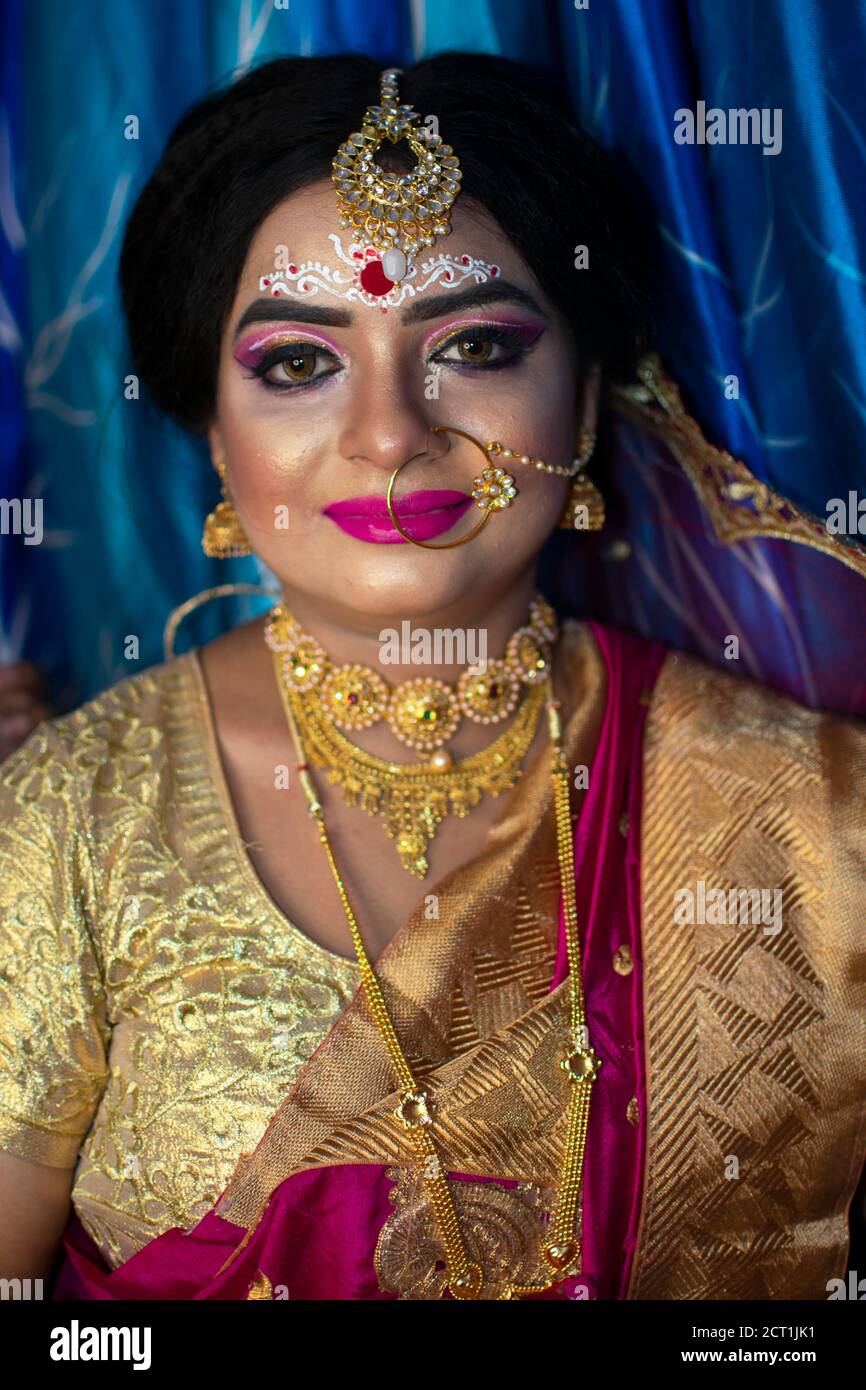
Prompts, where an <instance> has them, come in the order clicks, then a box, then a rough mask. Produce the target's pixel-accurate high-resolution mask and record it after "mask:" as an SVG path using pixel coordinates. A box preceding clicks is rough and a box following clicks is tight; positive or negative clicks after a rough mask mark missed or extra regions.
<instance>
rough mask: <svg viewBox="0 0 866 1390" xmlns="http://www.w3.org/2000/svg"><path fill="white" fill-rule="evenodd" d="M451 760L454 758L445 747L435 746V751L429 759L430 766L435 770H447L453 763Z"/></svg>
mask: <svg viewBox="0 0 866 1390" xmlns="http://www.w3.org/2000/svg"><path fill="white" fill-rule="evenodd" d="M453 762H454V760H453V758H452V757H451V754H450V753H449V752H448V750H447V748H437V750H436V752H435V753H434V754H433V756H432V758H431V759H430V766H431V767H432V768H433V769H434V771H435V772H447V771H448V769H449V768H450V767H451V766H452V765H453Z"/></svg>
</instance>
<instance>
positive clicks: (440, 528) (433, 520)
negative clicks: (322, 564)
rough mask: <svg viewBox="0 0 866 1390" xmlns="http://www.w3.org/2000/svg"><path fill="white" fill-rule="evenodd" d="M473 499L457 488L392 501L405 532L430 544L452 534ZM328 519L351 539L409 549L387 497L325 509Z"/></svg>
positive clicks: (357, 499)
mask: <svg viewBox="0 0 866 1390" xmlns="http://www.w3.org/2000/svg"><path fill="white" fill-rule="evenodd" d="M473 500H474V499H473V498H472V497H470V496H469V494H468V493H466V492H455V491H454V489H453V488H438V489H436V490H435V491H431V490H429V489H424V490H422V491H421V492H410V493H409V494H408V496H406V497H400V498H396V499H392V502H393V507H394V511H395V513H396V515H397V516H398V517H399V518H400V524H401V526H402V527H403V529H404V530H405V531H407V532H408V534H409V535H410V536H411V537H412V539H413V540H416V541H430V540H433V539H434V538H435V537H436V536H441V535H442V534H443V533H444V532H445V531H450V530H451V527H452V526H453V525H454V524H455V522H457V521H459V520H460V518H461V516H462V515H463V513H464V512H465V511H467V509H468V508H469V507H471V506H472V503H473ZM324 512H325V516H328V517H330V518H331V520H332V521H333V522H334V523H335V524H336V525H337V526H339V528H340V530H341V531H345V532H346V535H347V536H354V537H355V539H356V540H359V541H367V542H369V543H370V544H371V545H408V541H407V540H406V538H405V536H401V535H400V532H399V531H398V530H397V528H396V526H395V525H394V523H393V521H392V520H391V518H390V516H389V515H388V505H387V503H386V501H385V498H384V497H347V498H345V499H344V500H343V501H342V502H332V503H331V504H330V506H328V507H325V508H324Z"/></svg>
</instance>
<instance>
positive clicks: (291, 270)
mask: <svg viewBox="0 0 866 1390" xmlns="http://www.w3.org/2000/svg"><path fill="white" fill-rule="evenodd" d="M297 273H298V267H297V266H296V265H290V266H289V274H290V275H297Z"/></svg>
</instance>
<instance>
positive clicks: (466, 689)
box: [0, 54, 866, 1299]
mask: <svg viewBox="0 0 866 1390" xmlns="http://www.w3.org/2000/svg"><path fill="white" fill-rule="evenodd" d="M408 103H411V108H409V107H408ZM440 127H441V132H440ZM383 141H384V142H385V143H384V144H383V143H382V142H383ZM625 217H626V214H625V211H624V209H623V208H622V206H621V204H620V199H619V197H618V194H617V191H616V188H615V186H614V183H613V180H612V178H611V176H610V173H609V171H608V169H607V166H606V164H605V162H604V161H603V159H602V158H601V156H600V154H599V153H598V151H596V150H595V148H594V147H593V146H592V145H591V144H590V142H588V141H587V140H586V139H585V138H584V137H583V136H582V135H581V134H580V132H578V131H577V130H575V129H574V127H573V126H571V125H570V124H569V123H568V122H567V120H566V119H565V117H564V116H563V115H562V113H560V112H559V111H558V110H557V109H556V108H555V107H554V106H552V105H551V104H549V103H548V102H547V101H546V99H545V98H544V97H543V96H541V95H540V94H539V93H538V92H537V91H536V90H535V89H534V88H533V86H532V84H531V82H530V80H529V78H528V76H527V75H526V74H525V73H523V72H522V70H521V69H519V68H517V67H516V66H515V65H513V64H510V63H508V62H505V61H503V60H497V59H493V58H481V57H475V56H468V55H460V54H446V55H442V56H440V57H437V58H435V59H431V60H429V61H427V62H424V63H422V64H419V65H418V66H417V67H416V68H413V69H412V70H411V71H409V72H407V73H405V74H401V75H398V74H396V73H395V72H394V71H389V72H386V73H385V74H384V75H382V76H381V80H380V76H379V73H378V71H377V69H376V67H375V65H374V64H373V63H371V62H370V61H368V60H367V59H364V58H360V57H345V58H329V59H316V60H285V61H280V62H276V63H271V64H267V65H266V66H264V67H262V68H260V69H257V70H255V71H253V72H251V73H250V74H249V75H248V76H246V77H244V78H243V79H242V80H241V81H239V82H238V83H236V84H235V85H234V86H233V87H232V88H230V89H229V90H228V91H226V92H222V93H219V94H217V95H215V96H212V97H210V98H208V99H207V100H206V101H204V102H202V103H200V104H199V105H198V106H197V107H195V108H194V109H193V110H192V111H191V112H190V113H189V114H188V115H187V116H186V117H185V118H184V120H183V121H182V122H181V123H180V125H179V127H178V128H177V130H176V131H175V133H174V135H173V137H172V140H171V142H170V144H169V147H168V149H167V151H166V153H165V155H164V157H163V160H162V162H161V164H160V166H159V168H158V169H157V171H156V173H155V174H154V176H153V178H152V179H151V181H150V183H149V184H148V186H147V187H146V188H145V190H144V192H143V194H142V196H141V198H140V199H139V202H138V204H137V206H136V208H135V210H134V212H133V215H132V217H131V220H130V223H129V227H128V229H127V233H126V239H125V243H124V248H123V256H122V264H121V276H122V283H123V294H124V304H125V308H126V313H127V317H128V322H129V328H130V336H131V342H132V348H133V353H134V358H135V363H136V369H137V371H138V372H139V374H140V376H141V378H142V379H143V380H144V381H145V383H146V384H147V386H148V388H149V390H150V392H151V394H152V395H153V397H154V398H155V400H156V401H157V403H158V404H159V405H160V406H162V408H163V409H165V410H166V411H167V412H168V413H169V414H171V415H172V416H173V417H174V418H175V419H176V420H177V421H179V422H180V423H182V424H183V425H184V426H186V427H187V428H189V429H191V430H193V431H195V432H198V433H201V434H205V435H206V436H207V439H208V442H209V445H210V449H211V455H212V459H213V462H214V466H215V467H216V468H217V470H218V472H219V473H220V475H221V477H222V480H223V491H224V500H223V503H222V504H221V505H220V506H219V507H218V508H217V510H216V511H215V512H214V513H213V514H212V515H211V516H210V517H209V518H208V519H207V523H206V525H205V535H204V544H205V548H206V550H207V551H208V553H211V554H223V555H224V554H233V553H235V554H237V553H247V551H248V550H252V551H254V552H255V553H256V554H257V555H258V556H259V558H260V559H261V560H262V561H263V563H264V565H265V566H266V567H267V568H268V569H269V570H270V571H271V572H272V573H273V574H274V575H275V576H276V578H277V580H278V581H279V586H280V590H281V600H282V601H281V603H280V604H278V605H276V606H275V607H274V609H273V610H272V611H271V612H270V613H269V614H267V615H265V617H264V618H258V619H255V620H254V621H252V622H250V623H247V624H245V625H243V626H241V627H238V628H236V629H235V630H233V631H231V632H229V633H228V634H226V635H225V636H223V637H221V638H219V639H218V640H217V641H214V642H211V643H209V644H208V645H207V646H204V647H202V648H200V649H196V650H193V651H191V652H188V653H186V654H185V655H183V656H180V657H174V658H172V659H170V660H168V661H167V662H165V663H164V664H163V665H161V666H158V667H156V668H155V669H152V670H149V671H146V672H144V673H143V674H141V675H137V676H134V677H132V678H131V679H128V680H125V681H122V682H120V683H119V684H118V685H117V686H115V687H113V689H111V690H110V691H108V692H107V693H106V694H104V695H102V696H100V697H99V698H98V699H96V700H93V701H90V702H89V703H88V704H86V705H84V706H83V707H82V708H81V709H79V710H78V711H75V712H74V713H72V714H71V715H68V716H64V717H63V718H61V719H57V720H53V721H49V722H48V723H46V724H45V725H43V726H42V727H41V728H40V729H39V730H37V732H36V733H35V734H34V735H33V736H32V737H31V738H30V739H29V740H28V741H27V743H26V744H25V745H24V747H23V748H21V749H20V750H18V752H16V753H15V754H14V755H13V757H12V758H10V759H9V761H8V762H7V763H6V764H5V765H4V767H3V770H2V806H0V810H2V817H0V821H2V840H0V854H2V878H0V883H2V924H3V935H2V976H0V978H2V982H3V988H4V997H3V1010H4V1012H3V1024H2V1043H3V1046H2V1053H0V1055H2V1058H3V1068H2V1082H0V1104H2V1110H0V1115H2V1119H0V1145H2V1148H3V1150H4V1152H3V1155H2V1160H3V1161H2V1168H0V1173H2V1182H3V1185H4V1189H5V1192H6V1194H8V1195H10V1197H12V1198H14V1202H8V1203H4V1204H3V1211H4V1213H9V1214H8V1215H4V1216H3V1218H2V1226H0V1251H2V1274H3V1275H6V1276H7V1277H13V1276H15V1275H18V1276H19V1277H27V1276H28V1275H29V1276H31V1277H32V1276H38V1275H40V1274H45V1273H47V1271H48V1270H49V1268H50V1266H51V1263H52V1258H53V1256H54V1254H55V1252H56V1251H57V1248H58V1242H59V1241H60V1238H61V1235H64V1230H65V1235H64V1242H63V1252H62V1255H63V1258H62V1267H61V1269H60V1272H59V1276H58V1278H57V1281H56V1284H55V1287H54V1296H55V1297H57V1298H145V1299H147V1298H176V1299H186V1298H192V1299H209V1298H240V1299H247V1298H254V1299H258V1298H286V1297H288V1298H301V1299H303V1298H311V1299H377V1298H392V1299H393V1298H408V1299H434V1298H440V1297H445V1298H458V1299H473V1298H476V1297H480V1298H530V1299H531V1298H541V1299H546V1298H625V1297H633V1298H652V1297H663V1298H683V1297H685V1298H690V1297H691V1298H694V1297H702V1296H704V1297H717V1298H731V1297H742V1296H748V1295H752V1296H756V1297H766V1298H770V1297H772V1298H776V1297H782V1296H791V1297H800V1298H814V1297H824V1296H825V1284H826V1281H827V1280H828V1279H829V1278H831V1277H833V1276H835V1275H837V1274H839V1273H840V1272H841V1271H842V1270H843V1269H844V1263H845V1255H846V1250H847V1239H848V1237H847V1230H846V1216H847V1210H848V1205H849V1203H850V1201H851V1197H852V1193H853V1191H854V1186H855V1183H856V1179H857V1174H858V1172H859V1167H860V1164H861V1162H862V1151H863V1134H864V1122H866V1113H864V1112H866V1107H864V1103H863V1086H862V1065H860V1063H859V1060H858V1053H857V1047H858V1044H857V1039H858V1037H859V1034H858V1030H857V1022H856V1019H857V1008H858V1004H859V1005H861V1007H862V984H858V983H857V981H858V978H859V980H860V981H862V970H861V974H860V976H859V977H858V975H857V972H856V959H857V942H856V941H855V937H854V932H855V922H856V921H857V918H856V915H855V913H856V904H857V902H858V900H859V894H860V893H861V892H862V888H863V885H864V881H866V875H864V838H863V825H862V814H860V816H859V819H858V801H857V798H858V787H859V785H860V782H861V778H862V774H863V771H864V770H866V740H864V735H863V730H862V728H861V727H860V726H858V725H856V724H855V723H854V722H853V721H846V720H843V719H834V718H830V717H827V716H823V715H820V714H816V713H812V712H810V711H807V710H804V709H802V708H800V707H799V706H797V705H795V704H794V703H793V702H791V701H788V700H786V699H784V698H782V697H780V696H777V695H774V694H772V693H770V692H768V691H766V690H764V689H762V688H761V687H759V686H757V685H754V684H751V683H748V682H745V681H740V680H737V679H735V678H733V677H729V676H726V675H721V674H719V673H718V672H717V671H715V670H712V669H710V668H708V667H706V666H704V665H703V664H702V663H700V662H698V661H695V660H692V659H690V658H686V657H683V656H679V657H678V656H676V655H675V654H670V653H667V652H666V651H665V650H664V649H663V648H662V647H661V646H660V645H659V644H657V643H654V642H649V641H646V640H643V639H640V638H637V637H631V636H629V635H627V634H625V633H623V632H620V631H617V630H615V629H613V628H607V627H604V626H602V625H600V624H597V623H578V622H576V621H574V620H562V621H557V618H556V615H555V613H554V610H553V609H552V608H551V607H550V606H549V605H548V604H547V603H546V602H545V600H544V599H543V598H542V597H541V596H540V595H539V594H538V593H537V591H536V569H537V565H538V562H539V556H540V554H541V552H542V549H543V547H544V545H545V543H546V542H547V541H548V539H549V538H550V537H551V536H552V533H553V532H554V530H556V529H557V528H558V526H560V525H565V526H567V527H568V528H569V529H579V530H582V529H591V528H593V527H597V526H599V525H600V524H601V523H602V521H603V501H602V498H601V495H600V493H599V490H598V489H597V487H596V486H595V483H594V482H592V481H591V480H590V476H589V472H591V471H592V454H593V442H594V438H595V436H596V435H598V436H599V438H600V449H599V453H600V454H601V450H602V448H603V445H604V438H605V431H606V429H607V427H608V420H609V412H610V410H611V408H612V402H613V394H612V393H613V388H614V387H615V386H616V385H617V383H621V384H625V383H627V382H628V381H630V380H631V379H632V378H633V377H634V373H635V370H636V368H637V365H638V362H639V359H640V358H641V354H642V351H643V349H644V347H645V342H646V336H647V332H648V329H647V321H646V311H645V307H644V300H643V298H642V295H641V292H640V290H639V288H638V282H637V279H636V277H637V275H638V267H637V261H636V258H635V257H634V255H633V253H632V251H631V249H630V248H629V245H628V243H627V240H626V236H625V230H624V220H625ZM576 246H586V247H587V248H588V250H589V269H588V270H587V269H584V268H583V267H582V266H581V265H579V264H578V262H579V261H580V257H579V256H576V255H575V247H576ZM494 445H495V447H488V446H494ZM587 465H589V466H590V467H589V471H587ZM581 539H582V538H581V537H574V538H573V541H574V544H575V545H579V544H580V541H581ZM436 551H438V552H439V553H435V552H436ZM407 629H408V631H407ZM437 643H438V645H437ZM461 644H462V645H461ZM485 661H486V665H485ZM488 726H490V727H488ZM363 813H366V814H363ZM732 894H733V898H734V901H733V903H732V902H731V901H730V900H731V895H732ZM755 894H757V899H756V898H755V896H754V895H755ZM741 895H744V900H745V905H746V907H748V908H752V909H754V911H753V913H752V915H751V916H749V915H748V913H747V912H745V911H744V912H743V915H742V917H741V918H738V917H737V916H736V915H735V914H734V913H733V912H732V911H731V910H730V909H731V908H736V907H741V908H742V907H743V901H742V899H741ZM690 913H691V915H689V914H690ZM860 959H861V960H862V954H861V956H860ZM70 1195H71V1203H72V1207H73V1212H72V1216H71V1219H70V1220H69V1222H68V1225H67V1216H68V1215H69V1204H70ZM13 1213H14V1214H13Z"/></svg>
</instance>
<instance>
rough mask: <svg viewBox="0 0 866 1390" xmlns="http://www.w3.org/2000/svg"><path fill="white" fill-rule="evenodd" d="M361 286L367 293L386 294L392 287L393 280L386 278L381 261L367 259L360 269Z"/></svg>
mask: <svg viewBox="0 0 866 1390" xmlns="http://www.w3.org/2000/svg"><path fill="white" fill-rule="evenodd" d="M361 288H362V289H365V290H366V291H367V293H368V294H387V293H388V291H389V290H392V289H393V288H394V281H393V280H389V279H388V277H387V275H386V274H385V272H384V270H383V269H382V262H381V261H369V262H368V263H367V265H365V266H364V269H363V270H362V271H361Z"/></svg>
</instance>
